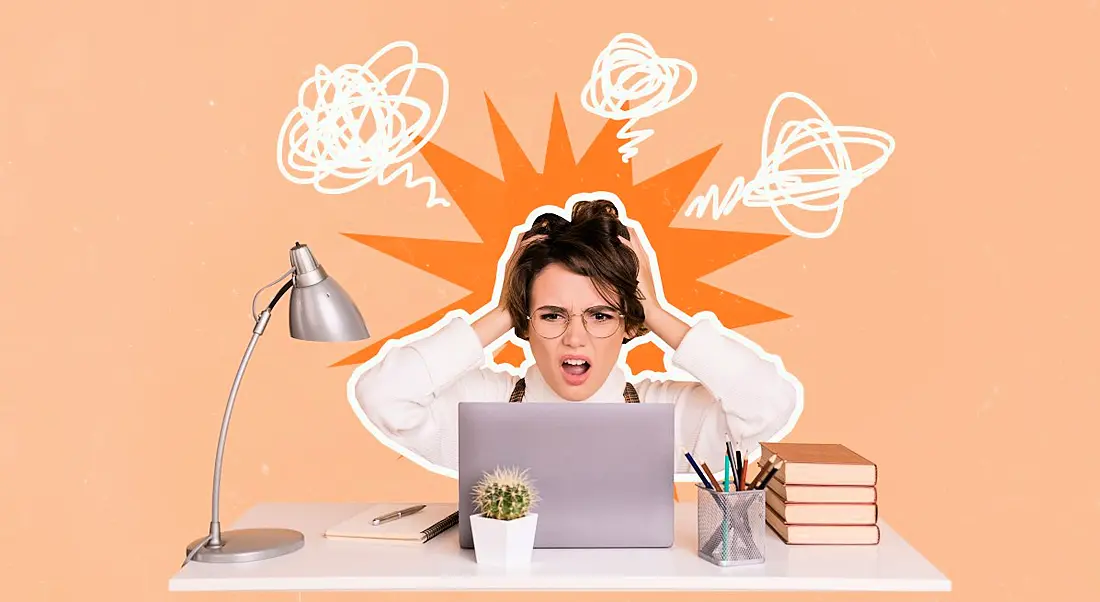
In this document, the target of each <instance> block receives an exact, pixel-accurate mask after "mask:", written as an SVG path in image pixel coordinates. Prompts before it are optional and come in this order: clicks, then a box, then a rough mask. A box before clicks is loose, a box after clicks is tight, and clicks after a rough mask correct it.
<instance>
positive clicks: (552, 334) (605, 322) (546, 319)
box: [527, 306, 623, 339]
mask: <svg viewBox="0 0 1100 602" xmlns="http://www.w3.org/2000/svg"><path fill="white" fill-rule="evenodd" d="M576 316H580V318H581V321H582V323H583V324H584V329H585V330H586V331H588V334H590V335H592V336H594V337H596V338H599V339H606V338H607V337H609V336H611V335H613V334H615V333H616V332H618V330H619V325H620V324H621V323H622V319H623V315H622V314H621V313H619V312H618V311H616V310H615V309H614V308H611V307H606V306H601V307H590V308H588V309H586V310H584V312H582V313H580V314H571V313H569V312H568V311H566V310H565V309H564V308H561V307H540V308H539V309H537V310H535V315H534V316H527V319H528V320H529V321H530V322H531V328H532V329H534V331H535V332H536V333H537V334H538V335H539V336H540V337H542V338H544V339H556V338H558V337H560V336H561V335H563V334H565V329H566V328H568V326H569V323H570V322H572V321H573V318H574V317H576Z"/></svg>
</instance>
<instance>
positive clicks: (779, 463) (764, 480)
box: [756, 460, 783, 489]
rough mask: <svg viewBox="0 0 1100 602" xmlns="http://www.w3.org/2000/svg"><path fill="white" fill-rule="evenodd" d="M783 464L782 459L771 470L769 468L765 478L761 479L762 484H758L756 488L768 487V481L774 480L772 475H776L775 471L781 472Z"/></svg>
mask: <svg viewBox="0 0 1100 602" xmlns="http://www.w3.org/2000/svg"><path fill="white" fill-rule="evenodd" d="M782 466H783V460H780V461H778V462H776V463H775V464H774V465H772V468H771V470H769V471H768V474H767V475H765V476H764V478H763V479H761V480H760V484H759V485H757V486H756V488H757V489H763V488H764V487H766V486H767V485H768V481H770V480H772V477H774V476H775V473H777V472H779V469H780V468H781V467H782Z"/></svg>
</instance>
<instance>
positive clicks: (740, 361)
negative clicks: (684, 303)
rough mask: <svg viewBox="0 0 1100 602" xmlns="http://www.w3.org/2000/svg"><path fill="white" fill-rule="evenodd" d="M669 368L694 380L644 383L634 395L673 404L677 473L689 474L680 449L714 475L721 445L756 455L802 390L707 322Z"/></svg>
mask: <svg viewBox="0 0 1100 602" xmlns="http://www.w3.org/2000/svg"><path fill="white" fill-rule="evenodd" d="M672 364H673V365H674V366H676V367H678V368H681V369H683V370H684V371H686V372H687V373H688V374H690V375H692V376H693V377H695V378H697V379H698V382H694V381H683V380H645V381H643V382H642V383H640V384H639V386H638V395H639V398H640V400H641V401H643V402H646V403H654V402H656V403H673V404H675V405H676V411H675V415H676V439H677V441H676V443H677V449H676V453H677V472H686V473H692V474H694V471H693V470H692V468H691V466H690V465H689V464H688V463H687V461H686V459H684V458H683V454H681V453H680V450H679V448H680V447H683V448H686V449H688V450H689V451H691V454H692V456H694V457H695V459H696V461H697V462H700V463H701V462H706V463H707V465H708V466H709V467H710V468H711V470H713V471H714V472H715V474H716V475H717V474H719V473H720V472H721V471H722V467H723V466H724V464H725V453H726V448H725V442H726V436H727V434H728V435H729V437H730V441H731V442H732V443H733V444H734V445H735V446H736V448H737V449H740V450H741V451H742V453H749V454H755V453H756V452H758V450H759V445H760V442H761V441H766V440H770V439H771V438H772V437H773V436H775V434H776V433H778V432H779V430H780V429H782V428H783V427H784V426H785V425H786V424H787V422H788V420H790V418H791V417H792V416H793V415H794V413H795V412H796V410H797V409H798V405H799V403H800V402H801V396H802V388H801V385H800V384H798V381H797V380H795V379H794V377H793V376H791V375H789V374H787V373H786V371H785V370H784V369H783V365H782V362H781V361H780V360H778V359H777V358H771V357H761V356H760V355H758V354H757V353H756V352H755V351H754V350H752V349H750V348H749V347H748V346H746V345H744V344H743V343H741V342H739V341H737V340H735V339H734V338H732V337H729V336H726V335H724V334H722V333H721V332H720V331H719V329H718V328H717V327H716V326H715V325H714V324H713V323H712V322H710V321H708V320H699V322H698V323H697V324H696V325H695V326H693V327H692V328H691V329H690V330H688V333H687V334H686V335H685V336H684V338H683V340H682V341H681V342H680V346H679V347H678V348H677V349H676V352H675V353H674V354H673V356H672Z"/></svg>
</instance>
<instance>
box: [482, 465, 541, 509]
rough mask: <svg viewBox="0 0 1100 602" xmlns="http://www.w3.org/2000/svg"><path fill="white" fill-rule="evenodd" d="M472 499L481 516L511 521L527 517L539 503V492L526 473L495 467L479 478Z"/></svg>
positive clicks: (514, 469)
mask: <svg viewBox="0 0 1100 602" xmlns="http://www.w3.org/2000/svg"><path fill="white" fill-rule="evenodd" d="M473 498H474V499H473V501H474V506H475V508H476V509H477V511H478V512H480V513H481V515H482V516H484V517H486V518H492V519H497V520H504V521H510V520H515V519H517V518H523V517H525V516H527V514H528V512H530V511H531V509H532V508H533V507H534V506H535V504H536V503H537V502H538V491H537V490H536V489H535V487H534V485H532V483H531V480H530V479H529V478H528V476H527V471H526V470H523V471H521V470H519V469H517V468H500V467H497V469H496V470H494V471H493V472H491V473H486V474H484V475H482V477H481V480H479V481H478V483H477V485H475V486H474V489H473Z"/></svg>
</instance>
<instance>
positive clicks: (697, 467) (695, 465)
mask: <svg viewBox="0 0 1100 602" xmlns="http://www.w3.org/2000/svg"><path fill="white" fill-rule="evenodd" d="M680 451H682V452H684V457H685V458H687V461H688V462H689V463H690V464H691V467H692V468H694V469H695V474H697V475H699V478H700V479H702V480H703V485H705V486H706V488H707V489H714V487H711V485H710V483H708V482H707V475H705V474H703V471H702V469H700V468H699V465H698V464H696V463H695V458H692V457H691V454H689V453H688V450H687V449H685V448H682V447H681V448H680Z"/></svg>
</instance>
